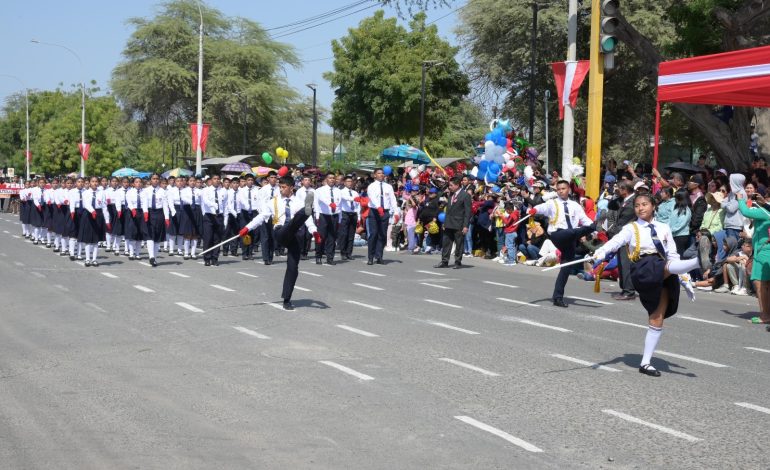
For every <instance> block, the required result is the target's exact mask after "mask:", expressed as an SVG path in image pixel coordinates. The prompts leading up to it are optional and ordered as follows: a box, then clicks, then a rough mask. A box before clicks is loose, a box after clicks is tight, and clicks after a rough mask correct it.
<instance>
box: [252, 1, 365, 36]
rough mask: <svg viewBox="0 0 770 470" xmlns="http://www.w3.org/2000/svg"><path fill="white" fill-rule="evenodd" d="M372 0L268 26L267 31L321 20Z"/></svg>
mask: <svg viewBox="0 0 770 470" xmlns="http://www.w3.org/2000/svg"><path fill="white" fill-rule="evenodd" d="M371 1H372V0H359V1H357V2H354V3H351V4H349V5H345V6H341V7H338V8H335V9H333V10H329V11H327V12H324V13H319V14H317V15H315V16H311V17H309V18H305V19H303V20H299V21H295V22H293V23H287V24H284V25H281V26H275V27H272V28H268V29H266V30H265V31H275V30H276V29H284V28H289V27H293V26H298V25H302V24H305V23H312V22H313V21H317V20H321V19H324V18H327V17H329V16H333V15H335V14H337V13H343V12H345V11H347V10H350V9H351V8H355V7H357V6H359V5H363V4H364V3H369V2H371Z"/></svg>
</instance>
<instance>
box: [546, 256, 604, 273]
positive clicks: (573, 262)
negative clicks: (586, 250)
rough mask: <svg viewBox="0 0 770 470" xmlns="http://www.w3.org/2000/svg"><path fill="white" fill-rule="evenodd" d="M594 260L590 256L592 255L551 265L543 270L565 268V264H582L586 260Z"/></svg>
mask: <svg viewBox="0 0 770 470" xmlns="http://www.w3.org/2000/svg"><path fill="white" fill-rule="evenodd" d="M593 260H594V259H593V258H590V257H589V258H581V259H576V260H575V261H570V262H569V263H561V264H557V265H556V266H551V267H550V268H545V269H543V271H542V272H546V271H552V270H554V269H559V268H563V267H565V266H572V265H573V264H580V263H585V262H586V261H593Z"/></svg>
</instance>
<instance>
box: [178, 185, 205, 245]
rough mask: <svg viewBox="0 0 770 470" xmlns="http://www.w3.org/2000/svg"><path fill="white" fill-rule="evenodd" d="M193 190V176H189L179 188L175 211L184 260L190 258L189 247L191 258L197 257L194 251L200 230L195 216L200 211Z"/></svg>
mask: <svg viewBox="0 0 770 470" xmlns="http://www.w3.org/2000/svg"><path fill="white" fill-rule="evenodd" d="M180 179H181V178H180ZM195 192H196V188H195V178H194V177H192V176H191V177H190V178H189V179H188V181H187V185H186V186H185V187H183V188H182V189H180V190H179V205H180V211H178V212H177V216H178V217H179V235H180V236H181V237H182V247H183V257H184V258H183V259H185V260H188V259H190V249H191V248H192V259H198V256H197V255H196V253H195V252H196V250H197V248H198V238H199V237H200V231H199V230H198V224H197V221H196V218H197V217H198V216H197V214H199V213H200V209H199V207H200V206H199V205H197V202H196V200H197V196H196V194H195Z"/></svg>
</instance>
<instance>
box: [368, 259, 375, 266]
mask: <svg viewBox="0 0 770 470" xmlns="http://www.w3.org/2000/svg"><path fill="white" fill-rule="evenodd" d="M373 264H374V261H373V260H372V259H371V258H369V261H367V262H366V265H367V266H371V265H373Z"/></svg>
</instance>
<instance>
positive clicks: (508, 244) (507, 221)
mask: <svg viewBox="0 0 770 470" xmlns="http://www.w3.org/2000/svg"><path fill="white" fill-rule="evenodd" d="M502 221H503V234H504V236H505V249H506V251H507V255H508V256H507V259H506V261H505V264H506V265H508V266H513V265H515V264H516V238H517V237H516V228H517V224H518V222H519V211H517V210H516V209H515V208H514V206H513V203H510V202H506V203H505V216H504V217H503V219H502Z"/></svg>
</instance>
